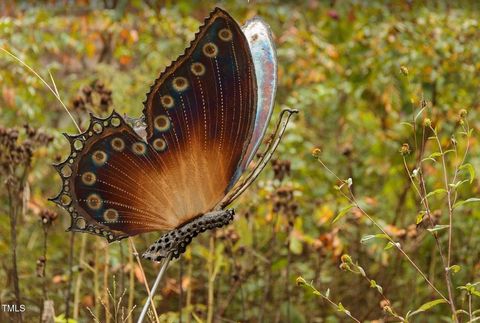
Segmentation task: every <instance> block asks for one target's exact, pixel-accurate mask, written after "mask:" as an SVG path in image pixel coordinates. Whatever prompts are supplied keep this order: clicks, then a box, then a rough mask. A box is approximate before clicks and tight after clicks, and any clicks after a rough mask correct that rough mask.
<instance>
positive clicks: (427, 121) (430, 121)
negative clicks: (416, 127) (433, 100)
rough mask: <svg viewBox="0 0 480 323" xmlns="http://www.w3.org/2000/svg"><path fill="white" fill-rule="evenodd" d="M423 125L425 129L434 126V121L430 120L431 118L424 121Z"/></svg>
mask: <svg viewBox="0 0 480 323" xmlns="http://www.w3.org/2000/svg"><path fill="white" fill-rule="evenodd" d="M423 125H424V126H425V127H430V126H431V125H432V120H430V118H425V119H423Z"/></svg>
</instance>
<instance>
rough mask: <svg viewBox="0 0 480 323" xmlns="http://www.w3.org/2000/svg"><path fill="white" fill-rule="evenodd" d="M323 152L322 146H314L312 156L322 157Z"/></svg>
mask: <svg viewBox="0 0 480 323" xmlns="http://www.w3.org/2000/svg"><path fill="white" fill-rule="evenodd" d="M321 153H322V150H321V149H320V148H314V149H313V150H312V156H313V157H315V158H318V157H320V154H321Z"/></svg>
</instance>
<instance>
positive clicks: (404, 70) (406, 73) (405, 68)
mask: <svg viewBox="0 0 480 323" xmlns="http://www.w3.org/2000/svg"><path fill="white" fill-rule="evenodd" d="M400 72H402V74H403V75H405V76H407V75H408V68H407V67H406V66H404V65H402V66H400Z"/></svg>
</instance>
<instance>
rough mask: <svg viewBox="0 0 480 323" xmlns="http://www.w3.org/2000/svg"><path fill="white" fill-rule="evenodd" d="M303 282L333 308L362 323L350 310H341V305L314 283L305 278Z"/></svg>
mask: <svg viewBox="0 0 480 323" xmlns="http://www.w3.org/2000/svg"><path fill="white" fill-rule="evenodd" d="M302 280H303V283H302V284H301V285H303V286H306V287H308V288H310V289H311V290H312V292H313V294H315V295H317V296H320V297H321V298H322V299H324V300H326V301H327V302H328V303H329V304H330V305H332V307H333V308H335V309H336V310H337V311H339V312H342V313H344V314H345V315H346V316H348V317H349V318H350V319H352V320H353V321H355V322H357V323H361V322H360V320H358V319H357V318H356V317H354V316H353V315H352V313H350V311H348V310H346V309H343V310H341V309H340V307H339V306H338V305H337V304H336V303H335V302H334V301H332V300H331V299H330V297H328V296H327V295H324V294H323V293H321V292H320V291H318V290H317V289H316V288H315V286H313V285H312V284H309V283H307V282H306V281H305V280H304V279H303V278H302ZM297 284H298V278H297Z"/></svg>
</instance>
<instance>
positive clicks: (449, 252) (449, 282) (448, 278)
mask: <svg viewBox="0 0 480 323" xmlns="http://www.w3.org/2000/svg"><path fill="white" fill-rule="evenodd" d="M430 129H431V130H432V131H433V134H434V137H435V141H436V142H437V145H438V149H439V152H440V157H441V160H442V171H443V180H444V185H445V190H446V191H447V206H448V249H447V264H446V266H445V268H444V270H445V277H446V281H447V289H448V297H449V299H450V308H451V311H452V316H453V319H454V321H455V322H458V317H457V309H456V306H455V300H454V297H453V287H452V285H453V284H452V280H451V275H450V267H451V264H452V262H451V261H452V237H453V203H452V188H451V187H450V185H449V181H448V173H447V163H446V161H445V153H444V152H443V148H442V144H441V143H440V139H439V138H438V134H437V131H436V130H435V129H434V128H433V127H432V126H430ZM465 156H466V155H464V158H465ZM457 169H458V165H457V168H456V170H455V175H454V177H455V178H456V173H457Z"/></svg>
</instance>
